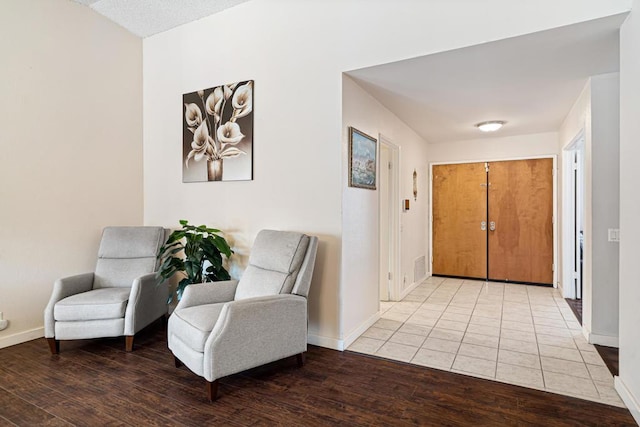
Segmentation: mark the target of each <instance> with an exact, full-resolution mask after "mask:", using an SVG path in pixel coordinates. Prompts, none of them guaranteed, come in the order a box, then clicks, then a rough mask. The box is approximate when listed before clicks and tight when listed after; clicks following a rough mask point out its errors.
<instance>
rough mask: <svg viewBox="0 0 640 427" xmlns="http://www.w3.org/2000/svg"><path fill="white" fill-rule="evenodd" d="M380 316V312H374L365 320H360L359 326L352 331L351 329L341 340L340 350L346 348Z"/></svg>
mask: <svg viewBox="0 0 640 427" xmlns="http://www.w3.org/2000/svg"><path fill="white" fill-rule="evenodd" d="M380 316H381V313H380V312H377V313H376V314H374V315H373V316H371V317H369V318H368V319H367V320H365V321H364V322H362V323H361V324H360V326H358V327H357V328H355V329H354V330H353V331H351V333H349V335H347V336H346V338H345V339H344V340H343V341H342V342H343V345H344V346H343V348H342V350H344V349H346V348H347V347H349V346H350V345H351V344H352V343H353V342H354V341H355V340H357V339H358V337H359V336H360V335H362V334H363V333H364V331H366V330H367V329H369V328H370V327H371V325H373V324H374V323H376V322H377V321H378V319H380Z"/></svg>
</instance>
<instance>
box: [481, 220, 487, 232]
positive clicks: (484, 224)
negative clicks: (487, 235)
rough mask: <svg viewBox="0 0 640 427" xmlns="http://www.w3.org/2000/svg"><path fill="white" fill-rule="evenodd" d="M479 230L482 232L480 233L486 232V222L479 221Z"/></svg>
mask: <svg viewBox="0 0 640 427" xmlns="http://www.w3.org/2000/svg"><path fill="white" fill-rule="evenodd" d="M480 230H482V231H486V230H487V221H481V222H480Z"/></svg>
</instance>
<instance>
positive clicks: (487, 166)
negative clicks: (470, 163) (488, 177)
mask: <svg viewBox="0 0 640 427" xmlns="http://www.w3.org/2000/svg"><path fill="white" fill-rule="evenodd" d="M484 171H485V172H487V173H489V162H484Z"/></svg>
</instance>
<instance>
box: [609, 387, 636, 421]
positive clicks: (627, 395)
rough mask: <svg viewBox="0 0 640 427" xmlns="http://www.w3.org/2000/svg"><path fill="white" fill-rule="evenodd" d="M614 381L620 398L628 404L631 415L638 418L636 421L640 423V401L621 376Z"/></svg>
mask: <svg viewBox="0 0 640 427" xmlns="http://www.w3.org/2000/svg"><path fill="white" fill-rule="evenodd" d="M613 383H614V386H615V388H616V391H617V392H618V394H619V395H620V398H622V401H623V402H624V404H625V405H627V408H628V409H629V412H631V415H633V418H634V419H635V420H636V423H638V425H640V401H639V400H638V399H636V397H635V396H634V395H633V393H631V390H629V388H628V387H627V385H626V384H625V383H624V381H623V380H622V379H621V378H620V377H619V376H618V377H615V378H614V382H613Z"/></svg>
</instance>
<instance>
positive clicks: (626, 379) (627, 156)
mask: <svg viewBox="0 0 640 427" xmlns="http://www.w3.org/2000/svg"><path fill="white" fill-rule="evenodd" d="M638 46H640V0H633V11H632V12H631V14H630V15H629V17H628V18H627V21H626V22H625V23H624V24H623V26H622V28H621V30H620V232H621V238H620V376H619V377H618V378H616V390H618V392H619V393H620V394H621V396H622V397H623V399H624V401H625V403H626V404H627V407H629V409H630V410H631V413H632V414H633V416H634V417H635V419H636V422H638V423H639V424H640V369H639V368H638V367H639V366H640V332H639V331H640V329H639V328H638V325H640V310H639V309H638V306H639V304H640V276H639V275H638V254H640V222H638V218H640V197H638V182H640V167H638V159H640V144H638V141H640V120H638V117H640V97H639V96H638V94H640V55H638Z"/></svg>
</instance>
